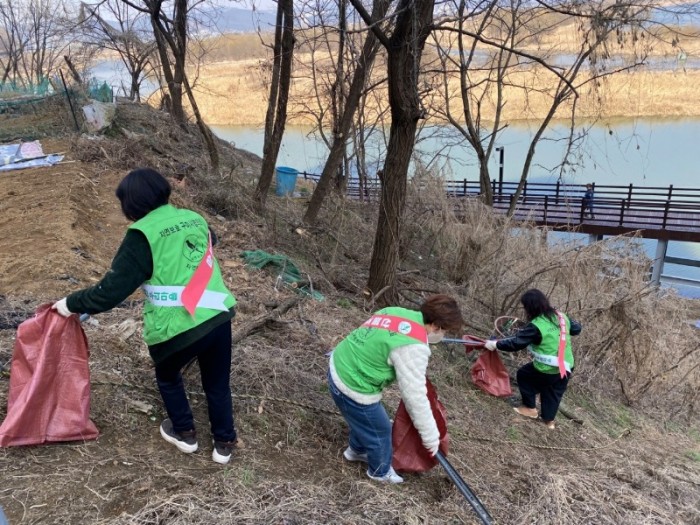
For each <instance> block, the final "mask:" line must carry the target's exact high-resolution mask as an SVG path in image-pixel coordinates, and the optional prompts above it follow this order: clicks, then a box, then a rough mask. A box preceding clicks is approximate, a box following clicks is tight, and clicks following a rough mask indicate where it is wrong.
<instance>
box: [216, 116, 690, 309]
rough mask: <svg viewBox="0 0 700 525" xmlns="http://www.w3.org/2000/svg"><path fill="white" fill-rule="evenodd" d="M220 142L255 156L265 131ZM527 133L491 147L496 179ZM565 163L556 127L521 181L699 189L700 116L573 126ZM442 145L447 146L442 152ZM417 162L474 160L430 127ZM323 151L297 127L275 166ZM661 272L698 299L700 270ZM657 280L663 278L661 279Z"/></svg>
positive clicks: (228, 135) (517, 161) (522, 129)
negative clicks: (495, 149)
mask: <svg viewBox="0 0 700 525" xmlns="http://www.w3.org/2000/svg"><path fill="white" fill-rule="evenodd" d="M212 129H213V131H214V132H215V133H216V134H217V135H218V136H219V137H221V138H222V139H224V140H227V141H229V142H232V143H234V144H235V145H236V147H238V148H242V149H246V150H248V151H251V152H253V153H256V154H257V155H262V149H263V142H264V133H263V130H262V129H261V128H252V127H241V126H213V127H212ZM533 133H534V123H529V122H521V123H517V124H512V125H510V126H509V127H508V128H506V129H505V130H503V132H501V134H500V136H499V141H498V143H497V146H499V147H503V148H504V166H503V177H504V180H506V181H517V180H518V179H519V177H520V170H521V169H522V165H523V162H524V159H525V155H526V153H527V149H528V147H529V140H530V137H531V136H532V134H533ZM579 134H580V137H579V139H578V140H577V147H576V148H575V150H576V151H575V154H574V155H573V156H572V161H571V162H572V164H570V165H568V166H567V169H566V170H563V171H562V170H561V169H560V168H558V166H559V165H560V164H561V161H562V158H563V154H564V152H565V149H566V140H565V138H566V137H567V135H568V127H567V124H566V123H556V124H555V125H554V126H552V128H551V130H550V131H548V132H547V133H546V135H545V139H544V140H542V141H541V142H540V144H539V145H538V146H537V149H536V153H535V158H534V162H533V167H532V169H531V174H530V177H529V179H528V180H530V181H533V182H555V181H556V180H557V179H559V178H561V180H562V182H566V183H569V184H585V183H587V182H595V183H596V184H599V185H620V186H624V185H628V184H630V183H632V184H634V185H639V186H655V187H668V185H669V184H673V185H674V187H675V188H681V187H683V188H700V172H699V170H698V164H699V163H700V144H698V141H697V137H700V119H689V118H684V119H678V118H674V119H639V120H631V119H618V120H607V121H605V122H602V123H594V124H587V125H586V126H585V127H582V128H580V129H579ZM446 145H451V147H447V146H446ZM417 148H418V150H419V151H420V155H421V158H422V159H424V161H425V162H431V165H432V166H434V167H435V168H436V169H438V170H439V171H440V172H441V173H442V174H443V175H444V176H445V177H447V178H455V179H463V178H465V177H466V178H467V179H469V180H476V179H477V178H478V170H477V167H476V162H475V159H474V157H473V155H472V154H471V153H470V150H469V147H468V146H467V145H466V144H465V143H464V141H462V140H459V138H458V137H455V136H454V134H453V133H451V132H450V130H449V129H446V128H430V129H428V130H426V131H425V132H424V133H423V134H422V135H421V140H420V141H419V142H418V146H417ZM368 151H369V155H370V164H373V165H374V166H375V167H379V166H380V165H381V158H382V153H383V151H384V148H383V146H382V142H381V141H377V143H376V144H375V145H374V146H372V147H370V148H368ZM326 154H327V149H326V148H325V146H324V145H323V143H322V142H321V141H320V140H318V139H317V138H315V137H314V136H313V135H312V134H311V130H310V129H308V128H301V127H287V130H286V132H285V135H284V140H283V143H282V147H281V150H280V154H279V158H278V165H280V166H290V167H293V168H296V169H298V170H299V171H306V172H309V173H320V172H321V169H322V167H323V162H324V160H325V156H326ZM490 170H491V174H492V177H494V178H495V177H497V176H498V171H499V166H498V155H497V154H494V155H493V157H492V160H491V166H490ZM552 238H553V239H554V240H555V241H557V240H574V241H576V242H586V241H587V236H585V235H582V234H562V235H553V236H552ZM639 242H640V243H641V244H642V245H643V247H644V249H645V252H646V253H647V255H648V256H649V257H650V258H653V257H654V254H655V250H656V241H654V240H651V239H649V240H647V239H642V240H640V241H639ZM667 255H668V256H670V257H680V258H685V259H693V260H700V244H698V243H689V242H676V241H673V242H670V243H669V246H668V252H667ZM664 275H667V276H673V277H682V278H686V279H694V280H697V281H699V284H698V286H699V287H694V286H685V285H677V286H675V287H676V288H677V289H678V291H679V292H680V293H681V294H683V295H686V296H690V297H700V268H693V267H688V266H681V265H675V264H668V263H667V264H666V265H665V266H664ZM662 282H663V279H662Z"/></svg>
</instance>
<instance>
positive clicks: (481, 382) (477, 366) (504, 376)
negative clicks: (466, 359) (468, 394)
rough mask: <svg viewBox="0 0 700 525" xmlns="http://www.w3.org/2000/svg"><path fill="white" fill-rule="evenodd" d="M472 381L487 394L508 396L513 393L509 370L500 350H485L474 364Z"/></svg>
mask: <svg viewBox="0 0 700 525" xmlns="http://www.w3.org/2000/svg"><path fill="white" fill-rule="evenodd" d="M471 374H472V381H474V384H475V385H476V386H478V387H479V388H480V389H481V390H483V391H484V392H486V393H487V394H491V395H492V396H497V397H507V396H509V395H511V394H512V393H513V389H512V388H511V387H510V377H509V376H508V370H506V367H505V366H504V365H503V361H501V357H500V356H499V355H498V352H489V351H488V350H485V351H483V352H481V355H480V356H479V357H478V358H477V360H476V361H474V364H473V365H472V370H471Z"/></svg>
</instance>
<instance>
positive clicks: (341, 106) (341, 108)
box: [304, 0, 391, 224]
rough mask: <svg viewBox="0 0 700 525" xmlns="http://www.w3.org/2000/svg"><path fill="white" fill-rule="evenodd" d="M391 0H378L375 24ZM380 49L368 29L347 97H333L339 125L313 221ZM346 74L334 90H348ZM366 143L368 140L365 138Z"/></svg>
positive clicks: (311, 210)
mask: <svg viewBox="0 0 700 525" xmlns="http://www.w3.org/2000/svg"><path fill="white" fill-rule="evenodd" d="M390 4H391V0H377V1H376V2H374V5H373V9H372V14H371V15H370V19H371V21H372V25H374V24H378V23H379V21H380V20H382V19H383V18H384V17H385V16H386V14H387V11H388V9H389V5H390ZM341 12H342V10H341ZM341 32H342V24H341ZM341 41H344V40H341ZM378 50H379V40H378V39H377V36H376V34H375V33H374V31H368V32H367V37H366V38H365V42H364V45H363V48H362V53H361V55H360V57H359V60H358V62H357V65H356V67H355V71H354V74H353V78H352V82H351V84H350V89H349V91H348V93H347V97H337V96H336V97H333V100H336V99H337V100H336V101H335V102H334V104H333V107H334V108H336V109H335V110H334V112H335V118H334V122H335V123H336V125H335V126H334V130H333V142H332V144H331V147H330V153H329V155H328V157H327V159H326V163H325V165H324V167H323V172H322V173H321V178H320V179H319V182H318V184H317V185H316V188H315V189H314V193H313V195H312V196H311V201H310V202H309V206H308V208H307V210H306V214H305V215H304V221H305V222H307V223H309V224H313V223H314V222H315V221H316V218H317V217H318V213H319V211H320V210H321V205H322V203H323V200H324V198H325V196H326V194H327V193H328V190H329V188H330V185H331V181H332V180H333V177H334V175H335V174H336V173H337V172H338V171H339V169H340V168H341V163H342V161H343V158H344V155H345V152H346V149H347V142H348V136H349V133H350V131H351V127H352V125H353V122H356V121H355V114H356V112H357V108H358V105H359V103H360V100H361V98H362V95H363V92H364V89H365V87H366V84H367V81H368V78H369V74H370V71H371V68H372V64H373V62H374V58H375V56H376V54H377V51H378ZM338 54H339V55H341V54H342V46H341V49H339V51H338ZM338 62H339V63H342V62H341V60H338ZM342 76H343V75H342V69H341V67H340V66H339V67H338V72H337V74H336V82H335V84H334V86H335V87H334V90H333V92H334V94H336V93H339V92H342V91H344V90H343V89H342V87H340V86H342V84H343V82H342V81H343V78H342ZM362 143H364V141H363V142H362ZM360 153H362V152H360ZM362 157H363V159H362V161H361V162H364V155H362ZM347 176H348V175H347V172H346V177H347Z"/></svg>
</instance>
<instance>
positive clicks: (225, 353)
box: [156, 323, 236, 441]
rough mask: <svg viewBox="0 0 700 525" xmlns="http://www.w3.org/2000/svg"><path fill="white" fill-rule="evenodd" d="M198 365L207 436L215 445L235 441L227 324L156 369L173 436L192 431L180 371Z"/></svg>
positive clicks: (169, 358) (228, 326)
mask: <svg viewBox="0 0 700 525" xmlns="http://www.w3.org/2000/svg"><path fill="white" fill-rule="evenodd" d="M195 357H196V358H197V361H198V362H199V372H200V375H201V378H202V388H203V390H204V393H205V394H206V396H207V408H208V410H209V422H210V424H211V433H212V435H213V436H214V439H215V440H217V441H235V440H236V430H235V429H234V426H233V402H232V401H231V383H230V377H229V376H230V374H231V323H224V324H222V325H220V326H217V327H216V328H214V329H213V330H212V331H211V332H209V333H208V334H206V335H205V336H203V337H202V338H201V339H198V340H197V341H195V342H194V343H192V344H191V345H190V346H188V347H186V348H183V349H182V350H180V351H179V352H177V353H175V354H173V355H172V356H170V357H168V358H167V359H165V361H163V362H162V363H160V364H158V365H156V381H157V382H158V389H159V390H160V396H161V397H162V398H163V403H164V404H165V410H166V411H167V413H168V417H169V418H170V420H171V421H172V422H173V430H175V432H183V431H186V430H192V429H193V428H194V418H193V417H192V410H191V409H190V404H189V403H188V401H187V395H186V394H185V385H184V384H183V382H182V373H181V370H182V368H183V367H184V366H185V365H186V364H187V363H188V362H190V360H192V359H193V358H195Z"/></svg>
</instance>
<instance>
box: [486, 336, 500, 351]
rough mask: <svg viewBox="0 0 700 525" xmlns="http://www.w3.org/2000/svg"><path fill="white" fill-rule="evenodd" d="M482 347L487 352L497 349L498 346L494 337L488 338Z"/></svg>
mask: <svg viewBox="0 0 700 525" xmlns="http://www.w3.org/2000/svg"><path fill="white" fill-rule="evenodd" d="M484 348H486V350H488V351H489V352H493V351H494V350H498V347H497V346H496V340H495V339H489V340H488V341H486V342H485V343H484Z"/></svg>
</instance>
